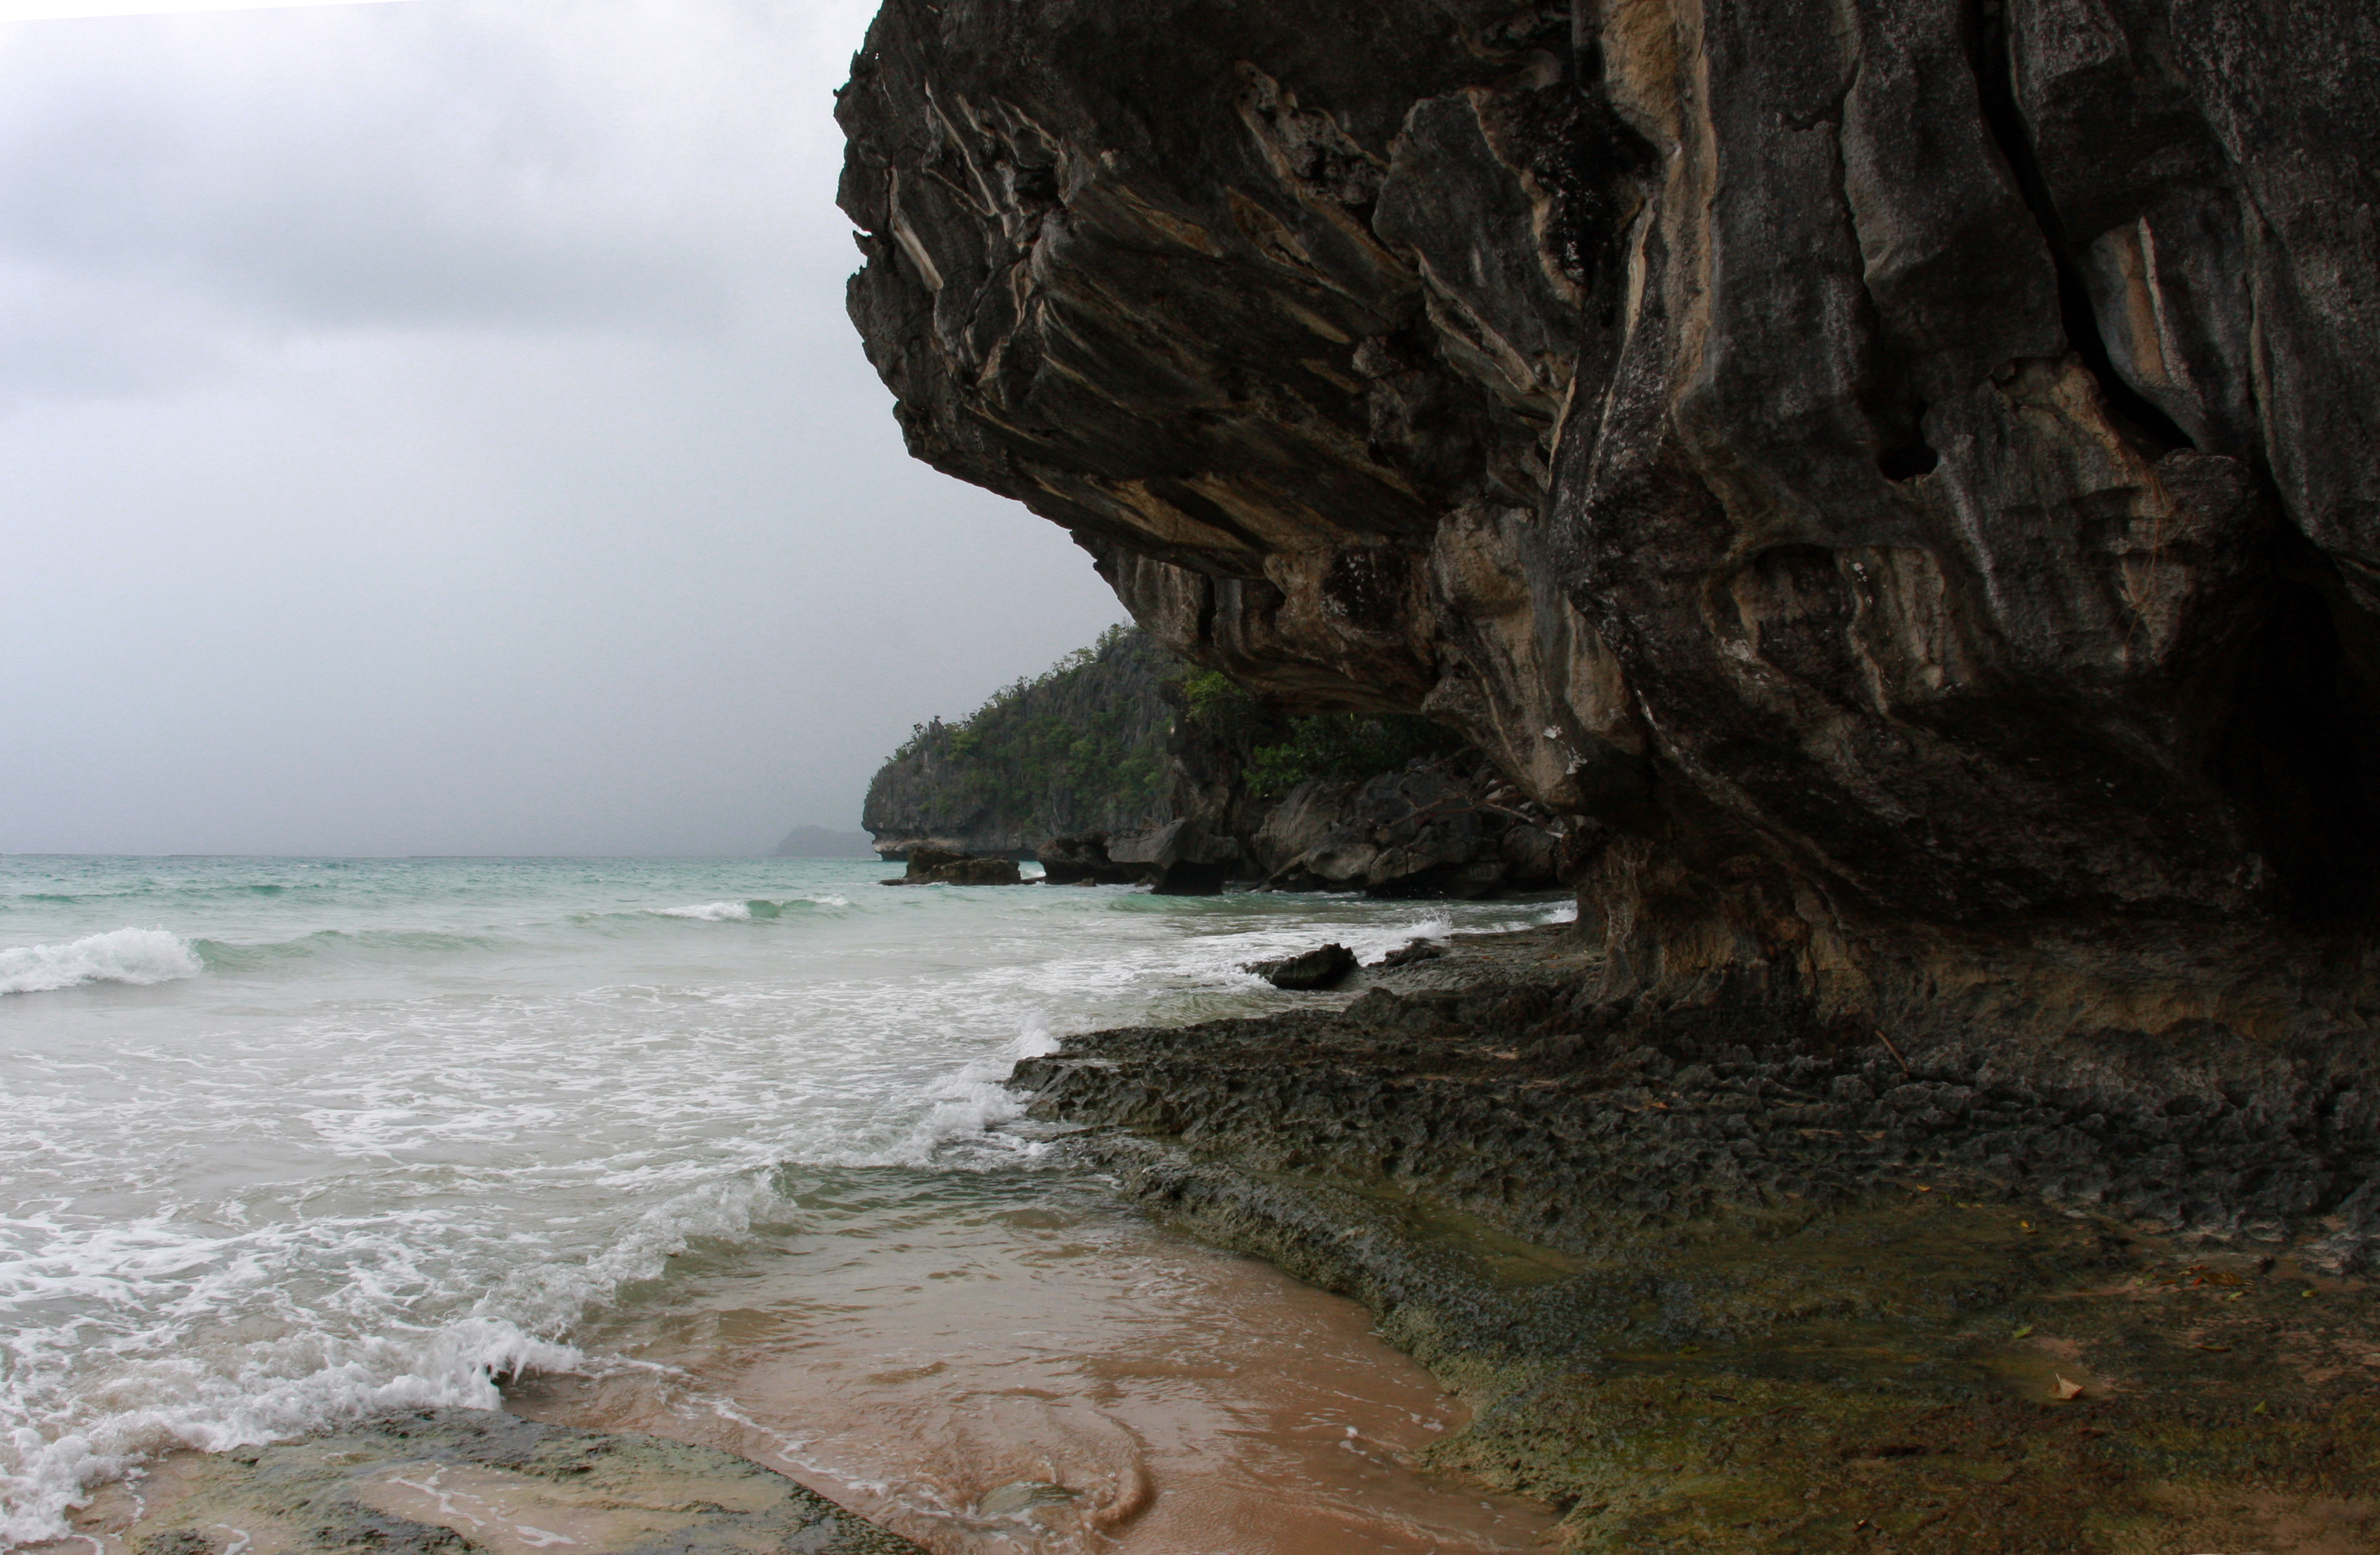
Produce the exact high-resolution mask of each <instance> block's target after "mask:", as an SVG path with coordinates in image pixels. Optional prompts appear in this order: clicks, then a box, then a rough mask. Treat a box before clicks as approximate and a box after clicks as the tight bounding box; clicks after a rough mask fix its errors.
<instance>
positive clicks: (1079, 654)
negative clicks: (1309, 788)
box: [860, 626, 1462, 853]
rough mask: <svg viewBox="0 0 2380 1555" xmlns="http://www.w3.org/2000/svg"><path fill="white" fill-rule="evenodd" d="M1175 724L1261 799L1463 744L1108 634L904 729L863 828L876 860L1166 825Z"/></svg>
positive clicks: (1136, 637) (1119, 630)
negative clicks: (1297, 701)
mask: <svg viewBox="0 0 2380 1555" xmlns="http://www.w3.org/2000/svg"><path fill="white" fill-rule="evenodd" d="M1177 715H1178V716H1180V717H1183V718H1184V720H1185V721H1186V722H1187V723H1188V724H1189V725H1190V726H1191V727H1192V729H1195V730H1196V732H1197V733H1198V734H1199V735H1202V736H1204V737H1205V741H1206V743H1207V744H1208V747H1209V748H1210V749H1212V750H1214V751H1215V752H1216V753H1217V754H1218V756H1219V757H1220V760H1221V761H1222V763H1223V764H1224V765H1226V766H1227V767H1228V768H1229V769H1231V770H1233V771H1235V772H1236V773H1237V775H1238V778H1239V783H1238V787H1239V788H1240V789H1242V790H1244V791H1245V792H1246V793H1247V794H1248V795H1250V796H1252V797H1254V798H1257V799H1269V798H1273V797H1276V796H1278V795H1280V794H1283V793H1286V792H1288V791H1289V790H1291V789H1293V788H1295V787H1296V786H1297V785H1298V784H1300V783H1303V782H1305V781H1306V780H1308V779H1309V778H1343V779H1350V780H1361V779H1363V778H1369V777H1371V776H1373V775H1374V774H1376V773H1381V772H1390V771H1393V770H1395V769H1396V768H1398V767H1400V766H1403V765H1404V764H1405V763H1406V762H1408V761H1410V760H1412V759H1413V758H1414V757H1415V756H1421V755H1436V754H1440V753H1446V752H1450V751H1453V750H1456V749H1459V748H1460V747H1461V744H1462V741H1460V740H1459V739H1457V738H1456V737H1455V736H1454V735H1452V734H1451V733H1449V732H1448V731H1447V730H1445V729H1440V728H1439V726H1437V725H1436V724H1433V723H1431V722H1430V721H1429V720H1428V719H1427V718H1421V717H1410V716H1396V715H1388V716H1383V715H1376V714H1369V713H1320V714H1315V715H1312V716H1309V717H1287V716H1285V715H1282V714H1280V713H1274V712H1270V711H1268V710H1267V709H1266V708H1264V707H1263V706H1262V705H1259V704H1258V703H1257V700H1256V699H1255V698H1254V697H1252V696H1250V695H1249V694H1248V693H1246V692H1245V691H1243V690H1241V689H1240V688H1239V687H1238V686H1236V685H1234V684H1233V682H1232V681H1231V680H1230V679H1229V678H1228V677H1227V676H1224V675H1222V674H1220V673H1219V672H1217V671H1215V670H1211V669H1190V668H1189V667H1188V666H1186V665H1184V663H1183V662H1182V661H1181V660H1180V659H1178V658H1176V657H1173V656H1172V654H1170V653H1168V652H1166V651H1165V650H1164V649H1163V648H1161V647H1160V646H1158V645H1157V644H1156V643H1155V642H1154V641H1152V640H1151V639H1150V638H1149V636H1148V635H1147V633H1144V632H1142V631H1140V630H1139V629H1138V628H1136V627H1125V626H1117V627H1111V628H1110V629H1109V630H1108V631H1107V632H1106V633H1104V634H1103V635H1101V636H1100V638H1099V642H1098V643H1097V644H1095V645H1092V646H1090V647H1087V648H1078V649H1076V650H1075V652H1073V653H1071V654H1068V655H1067V656H1066V657H1064V658H1062V659H1060V660H1059V661H1058V662H1057V663H1056V664H1054V665H1052V666H1051V667H1050V669H1048V670H1046V671H1044V672H1043V673H1042V674H1040V675H1038V676H1036V677H1034V678H1032V679H1030V680H1019V681H1016V682H1015V683H1014V685H1011V686H1006V687H1003V688H1002V690H1000V691H998V692H995V693H993V694H992V696H991V699H990V701H988V702H986V703H985V704H984V705H982V706H980V707H978V708H977V709H976V710H975V712H974V713H973V714H971V715H969V716H968V717H966V718H965V719H963V720H961V721H960V722H957V723H944V722H942V721H941V719H939V718H937V719H935V720H934V721H932V722H930V723H922V724H917V725H915V726H913V727H912V729H911V730H910V734H909V738H908V740H907V741H905V742H904V743H903V744H902V746H901V748H900V749H899V750H898V751H895V752H894V753H892V760H891V761H889V762H886V763H885V764H884V766H883V768H882V769H881V770H880V771H879V772H878V773H877V775H876V779H875V781H874V782H872V783H870V784H869V785H868V802H867V805H866V807H865V809H864V810H863V811H862V813H861V821H860V824H861V825H862V826H866V827H867V828H868V830H869V831H870V832H872V833H874V834H875V836H876V838H877V842H878V845H879V846H880V847H895V848H903V849H905V848H906V847H907V846H908V845H910V844H911V843H913V842H923V841H931V842H934V843H936V844H938V845H941V846H945V847H953V848H957V849H959V850H962V851H965V852H975V853H1020V852H1026V851H1029V850H1034V849H1037V848H1038V847H1039V846H1040V845H1041V844H1042V843H1044V842H1047V841H1048V840H1049V839H1050V838H1053V837H1070V836H1079V835H1081V834H1083V833H1086V832H1107V833H1110V834H1111V835H1122V834H1125V833H1129V832H1134V831H1138V830H1142V829H1145V828H1147V827H1148V826H1156V825H1158V824H1160V823H1161V822H1164V821H1167V820H1170V819H1172V805H1171V802H1172V798H1173V794H1172V789H1173V785H1174V778H1175V776H1176V769H1175V765H1174V763H1173V761H1172V759H1171V757H1170V755H1169V751H1170V750H1171V749H1172V737H1173V733H1174V728H1173V726H1174V721H1175V718H1176V717H1177Z"/></svg>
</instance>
